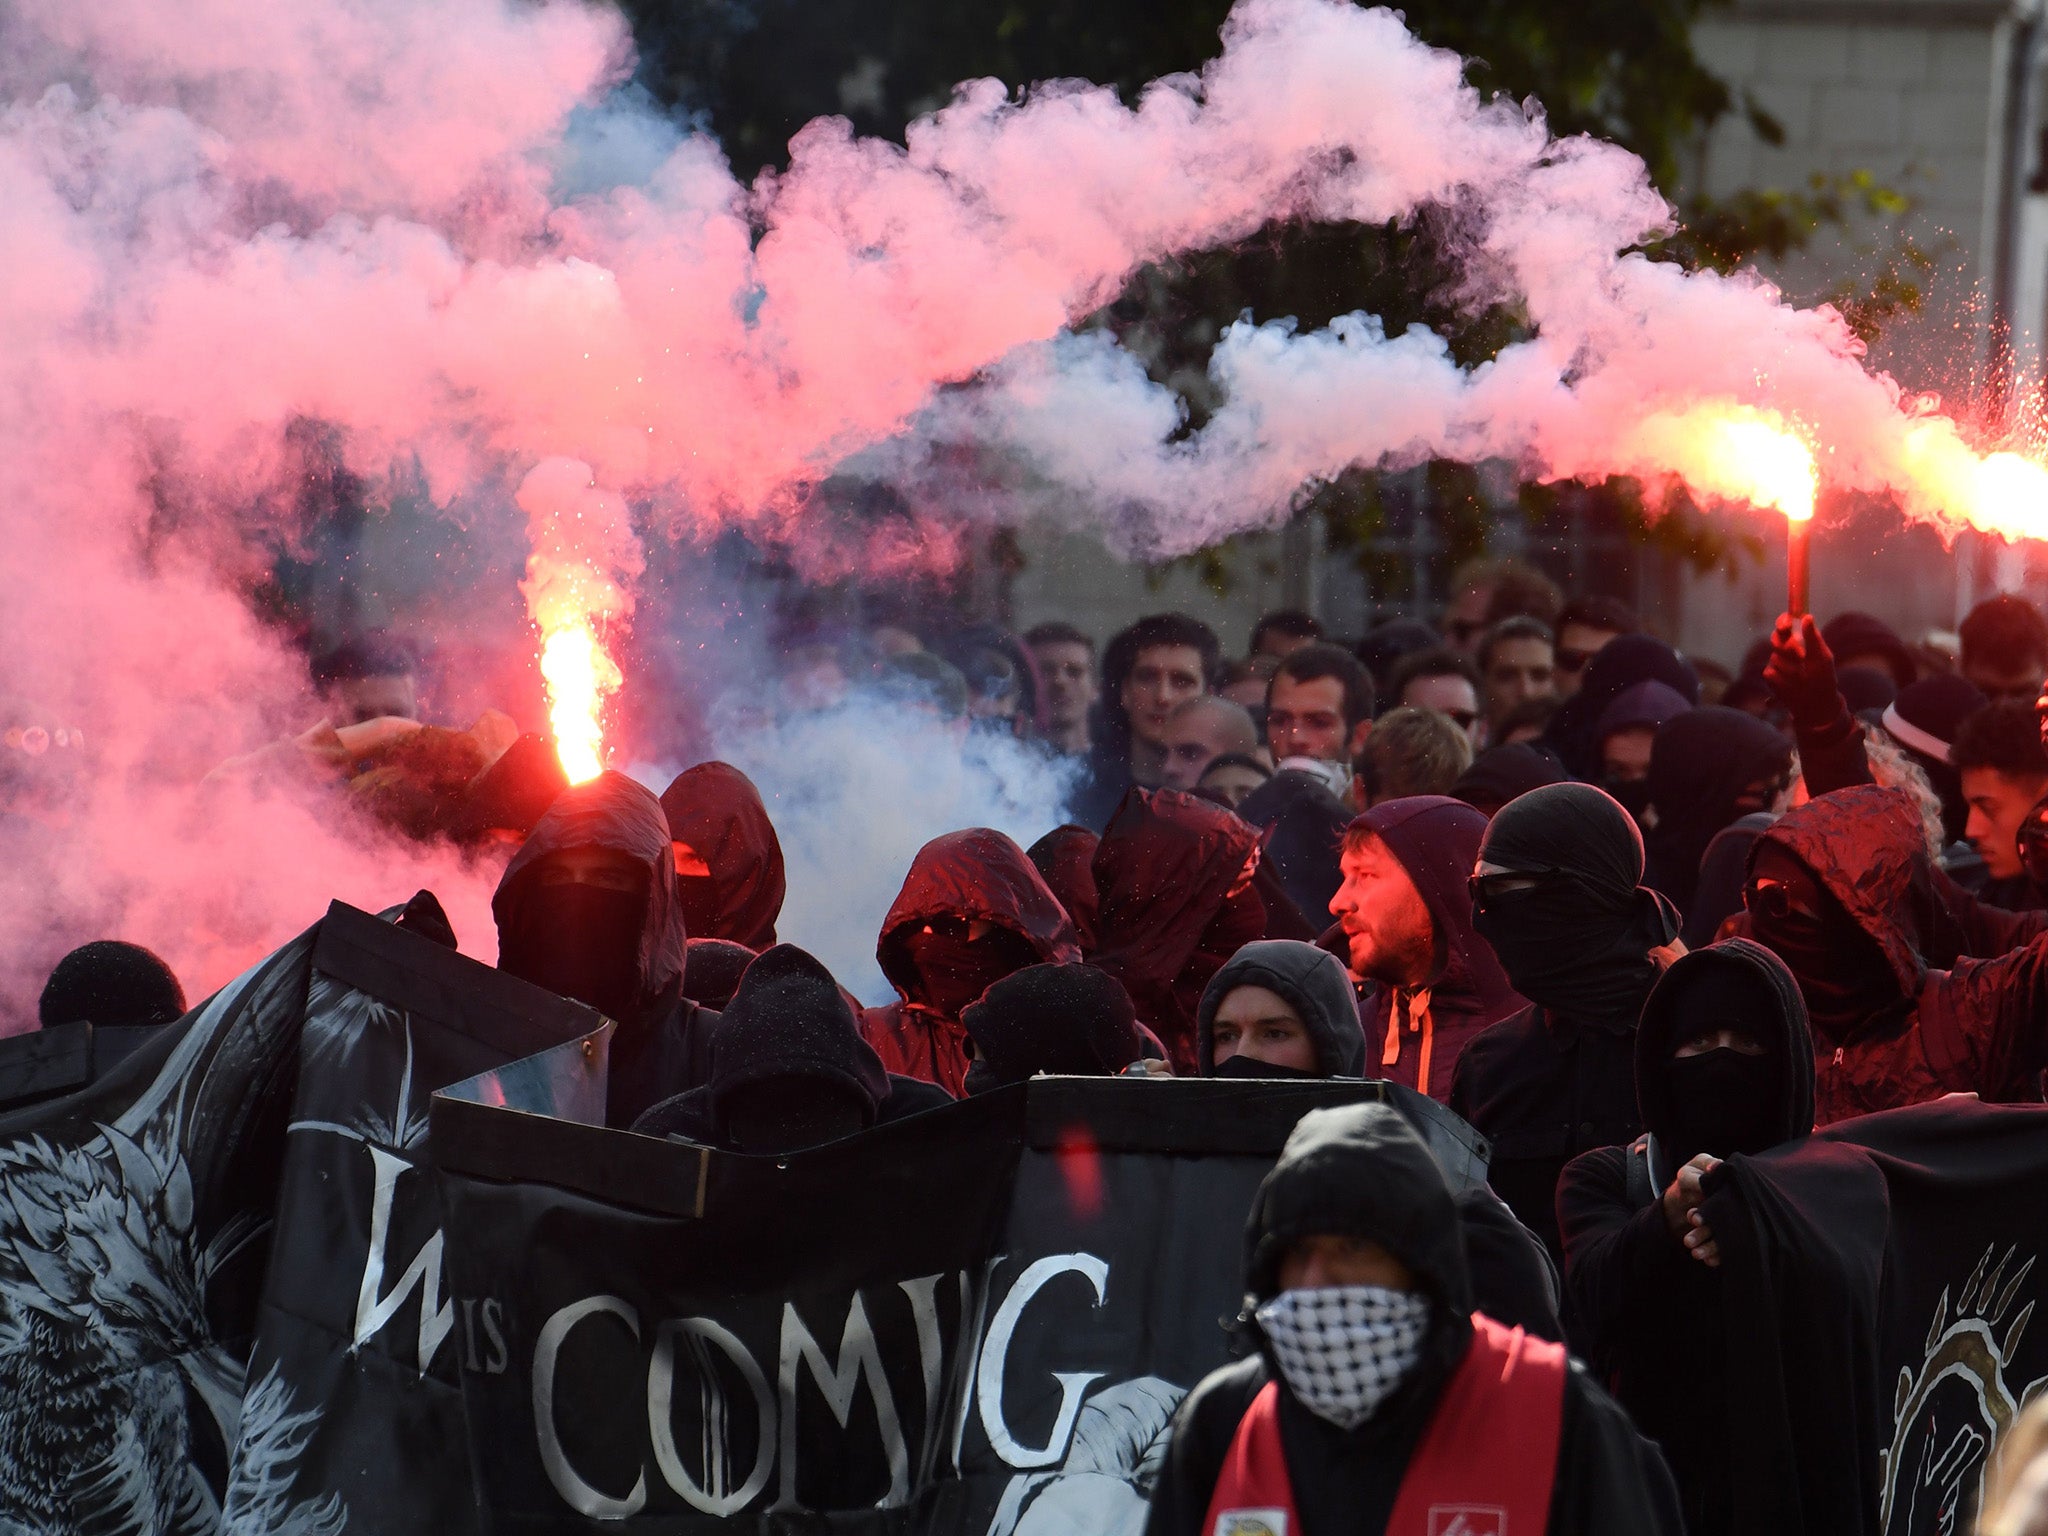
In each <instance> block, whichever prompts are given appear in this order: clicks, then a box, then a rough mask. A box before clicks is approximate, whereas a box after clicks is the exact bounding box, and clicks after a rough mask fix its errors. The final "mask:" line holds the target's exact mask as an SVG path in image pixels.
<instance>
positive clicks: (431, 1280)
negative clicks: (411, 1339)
mask: <svg viewBox="0 0 2048 1536" xmlns="http://www.w3.org/2000/svg"><path fill="white" fill-rule="evenodd" d="M364 1150H366V1151H367V1152H368V1153H369V1154H370V1157H371V1160H372V1161H373V1162H374V1163H375V1164H376V1168H377V1183H376V1189H375V1192H374V1193H373V1194H372V1196H371V1199H370V1251H369V1254H368V1255H367V1256H366V1257H365V1258H364V1260H363V1285H362V1289H361V1290H359V1291H358V1292H356V1336H355V1342H354V1343H353V1344H351V1345H350V1346H349V1350H350V1352H351V1353H354V1352H355V1351H356V1350H359V1349H361V1348H362V1347H363V1346H364V1345H365V1344H367V1343H369V1342H370V1340H372V1339H373V1338H375V1337H376V1336H377V1335H378V1334H379V1333H381V1332H382V1331H383V1329H384V1325H385V1324H386V1323H388V1322H390V1321H391V1319H392V1317H393V1316H394V1315H395V1314H396V1313H397V1311H398V1309H399V1308H400V1307H402V1306H404V1305H405V1301H406V1298H407V1297H408V1296H410V1295H412V1293H413V1291H414V1290H415V1289H417V1290H419V1291H420V1292H421V1295H420V1340H419V1351H420V1374H421V1375H422V1376H424V1375H426V1374H427V1367H428V1366H430V1365H432V1364H433V1363H434V1356H435V1355H436V1354H437V1353H438V1352H439V1351H440V1348H441V1344H442V1341H443V1340H445V1339H446V1338H447V1337H448V1335H449V1333H450V1332H452V1331H453V1329H454V1327H455V1303H454V1302H453V1301H452V1300H449V1301H443V1300H442V1299H441V1234H440V1232H439V1231H436V1232H435V1233H434V1235H433V1236H432V1237H430V1238H428V1239H427V1242H426V1246H425V1247H423V1248H421V1249H420V1251H419V1254H418V1256H417V1257H416V1258H414V1259H413V1261H412V1263H411V1264H410V1265H408V1266H407V1267H406V1271H405V1273H404V1274H402V1275H400V1276H399V1277H398V1284H396V1285H395V1286H393V1287H392V1288H391V1291H390V1293H389V1294H388V1295H382V1296H380V1295H378V1292H379V1291H380V1290H382V1289H383V1286H384V1250H385V1247H386V1245H387V1244H388V1243H389V1242H390V1240H391V1202H392V1198H393V1197H394V1195H395V1194H396V1193H397V1190H398V1179H399V1175H400V1174H404V1173H410V1172H411V1171H412V1164H411V1163H409V1162H407V1161H406V1160H405V1159H404V1158H402V1157H394V1156H393V1155H392V1154H391V1153H389V1152H386V1151H384V1150H383V1149H382V1148H381V1147H365V1149H364Z"/></svg>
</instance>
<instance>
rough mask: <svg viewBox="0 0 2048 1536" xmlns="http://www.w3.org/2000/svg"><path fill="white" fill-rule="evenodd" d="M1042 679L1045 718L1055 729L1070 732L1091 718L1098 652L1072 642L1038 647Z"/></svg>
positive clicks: (1040, 679) (1035, 647)
mask: <svg viewBox="0 0 2048 1536" xmlns="http://www.w3.org/2000/svg"><path fill="white" fill-rule="evenodd" d="M1031 651H1032V654H1033V655H1034V656H1035V657H1036V658H1037V660H1038V678H1039V681H1040V682H1041V683H1042V684H1044V687H1045V718H1046V722H1047V724H1049V725H1050V726H1051V727H1052V728H1053V729H1054V730H1069V729H1072V728H1073V727H1074V726H1077V725H1080V724H1081V723H1082V722H1084V721H1085V720H1087V718H1088V706H1089V705H1090V704H1093V703H1094V702H1095V696H1096V693H1097V692H1098V689H1097V687H1096V683H1095V653H1094V652H1093V651H1091V650H1090V649H1089V648H1088V647H1087V646H1085V645H1080V644H1078V643H1076V642H1075V641H1072V640H1048V641H1047V642H1046V643H1045V644H1043V645H1034V646H1033V647H1032V648H1031Z"/></svg>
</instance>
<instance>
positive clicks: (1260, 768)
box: [1195, 752, 1273, 810]
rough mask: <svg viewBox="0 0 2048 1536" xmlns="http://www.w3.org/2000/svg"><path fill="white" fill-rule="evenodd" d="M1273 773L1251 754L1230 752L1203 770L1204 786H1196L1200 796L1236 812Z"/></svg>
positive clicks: (1211, 761) (1202, 784)
mask: <svg viewBox="0 0 2048 1536" xmlns="http://www.w3.org/2000/svg"><path fill="white" fill-rule="evenodd" d="M1272 777H1273V770H1272V769H1270V768H1268V767H1267V766H1266V765H1265V764H1264V763H1262V762H1260V761H1259V760H1258V758H1256V757H1254V756H1252V755H1251V754H1250V753H1249V752H1226V753H1224V754H1223V755H1222V756H1221V757H1218V758H1213V759H1211V760H1210V763H1209V766H1208V767H1207V768H1204V769H1203V770H1202V778H1201V782H1200V783H1198V784H1196V785H1195V791H1196V793H1198V794H1202V795H1207V796H1208V797H1210V798H1211V799H1213V800H1214V801H1215V802H1216V803H1217V804H1218V805H1221V806H1223V807H1225V808H1226V809H1229V810H1235V809H1237V808H1238V807H1239V806H1241V805H1243V804H1244V802H1245V801H1246V800H1247V799H1248V798H1249V797H1250V796H1251V795H1252V794H1253V792H1254V791H1256V790H1257V789H1258V787H1259V786H1260V785H1261V784H1264V783H1265V782H1266V781H1267V780H1268V779H1270V778H1272Z"/></svg>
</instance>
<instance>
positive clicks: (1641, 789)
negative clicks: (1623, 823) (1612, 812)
mask: <svg viewBox="0 0 2048 1536" xmlns="http://www.w3.org/2000/svg"><path fill="white" fill-rule="evenodd" d="M1600 787H1601V788H1602V789H1604V790H1606V791H1607V793H1609V794H1610V795H1612V796H1614V798H1615V799H1617V800H1619V801H1620V802H1621V808H1622V809H1623V810H1625V811H1627V812H1628V813H1629V815H1631V816H1633V817H1635V819H1636V825H1637V826H1641V825H1642V821H1643V812H1645V811H1647V810H1648V809H1649V808H1650V781H1649V780H1648V779H1609V780H1608V781H1607V782H1606V783H1605V784H1603V785H1601V786H1600Z"/></svg>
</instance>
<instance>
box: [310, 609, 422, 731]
mask: <svg viewBox="0 0 2048 1536" xmlns="http://www.w3.org/2000/svg"><path fill="white" fill-rule="evenodd" d="M312 672H313V683H314V686H315V687H317V688H318V689H319V690H320V696H321V698H322V700H323V701H324V702H325V703H326V705H327V710H328V723H329V724H331V725H335V726H346V725H360V724H362V723H363V722H364V721H366V720H382V719H394V720H417V719H419V718H420V703H419V676H418V673H419V663H418V661H417V660H416V659H415V658H414V655H413V652H412V651H411V650H410V649H409V648H408V647H407V646H406V645H405V644H404V643H403V642H401V641H400V640H398V639H397V638H396V637H395V636H393V635H388V634H385V633H383V632H382V631H376V630H373V631H371V632H369V633H367V634H363V635H359V636H357V637H356V638H355V639H352V640H346V641H343V642H342V643H341V644H339V645H336V646H334V647H332V648H330V649H329V650H326V651H323V652H322V653H321V654H320V655H318V656H316V657H314V658H313V663H312Z"/></svg>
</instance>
